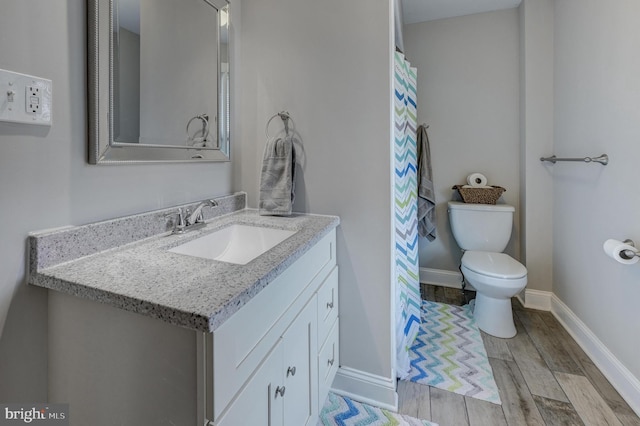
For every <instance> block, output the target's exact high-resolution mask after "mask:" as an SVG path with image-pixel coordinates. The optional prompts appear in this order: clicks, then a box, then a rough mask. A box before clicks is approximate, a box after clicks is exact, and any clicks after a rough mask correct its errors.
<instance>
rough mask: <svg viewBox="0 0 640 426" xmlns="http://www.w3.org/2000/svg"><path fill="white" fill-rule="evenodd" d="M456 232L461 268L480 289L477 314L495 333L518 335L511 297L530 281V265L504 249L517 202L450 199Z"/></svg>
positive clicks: (482, 325)
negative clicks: (480, 202)
mask: <svg viewBox="0 0 640 426" xmlns="http://www.w3.org/2000/svg"><path fill="white" fill-rule="evenodd" d="M448 207H449V209H448V210H449V223H450V225H451V230H452V232H453V236H454V238H455V240H456V242H457V243H458V245H459V246H460V248H461V249H462V250H463V251H464V254H463V255H462V259H461V267H460V270H461V271H462V273H463V274H464V279H465V281H466V282H467V283H469V284H470V285H471V286H473V287H474V288H475V289H476V290H477V292H476V302H475V307H474V311H473V316H474V318H475V320H476V324H477V325H478V328H480V330H482V331H484V332H485V333H488V334H491V335H492V336H496V337H501V338H510V337H513V336H515V335H516V328H515V325H514V323H513V313H512V311H511V298H512V297H513V296H515V295H516V294H518V293H520V292H521V291H522V290H523V289H524V288H525V286H526V285H527V268H525V267H524V265H522V264H521V263H520V262H518V261H517V260H515V259H514V258H512V257H511V256H509V255H507V254H505V253H502V251H504V249H505V248H506V247H507V244H508V242H509V239H510V238H511V229H512V224H513V213H514V211H515V209H514V208H513V206H509V205H506V204H499V205H487V204H466V203H460V202H455V201H450V202H449V203H448Z"/></svg>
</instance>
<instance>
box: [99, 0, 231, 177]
mask: <svg viewBox="0 0 640 426" xmlns="http://www.w3.org/2000/svg"><path fill="white" fill-rule="evenodd" d="M89 3H90V8H89V23H90V25H89V38H90V40H89V42H90V43H89V46H90V56H89V68H90V74H89V76H90V85H89V91H90V95H91V96H90V114H91V117H90V125H92V129H91V132H90V138H91V139H92V140H91V144H90V151H91V152H90V162H91V163H93V164H97V163H120V162H123V161H124V162H131V161H134V162H148V161H152V162H155V161H226V160H228V159H229V123H230V118H229V112H230V111H229V105H230V96H229V48H228V46H229V5H228V3H227V1H226V0H90V1H89ZM92 18H93V19H92ZM107 23H108V25H105V24H107ZM105 27H106V28H107V29H106V30H105ZM109 28H111V31H109ZM103 58H104V59H107V61H104V60H103ZM107 64H110V67H107ZM107 76H108V77H107ZM92 89H93V91H92ZM105 92H107V93H108V96H107V97H105V96H104V94H105ZM105 112H106V117H105V115H103V113H105ZM108 117H111V121H109V120H108ZM105 118H107V121H106V122H105V121H104V120H105Z"/></svg>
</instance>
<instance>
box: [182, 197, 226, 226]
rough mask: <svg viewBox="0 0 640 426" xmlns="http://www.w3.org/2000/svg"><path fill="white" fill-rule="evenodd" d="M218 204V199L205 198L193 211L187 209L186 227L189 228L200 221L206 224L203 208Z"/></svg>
mask: <svg viewBox="0 0 640 426" xmlns="http://www.w3.org/2000/svg"><path fill="white" fill-rule="evenodd" d="M217 205H218V202H217V201H216V200H204V201H202V202H201V203H199V204H198V205H197V206H196V208H195V209H194V210H193V213H191V212H189V210H187V218H186V220H185V225H186V227H187V228H188V227H190V226H194V225H196V224H199V223H202V224H204V220H203V218H202V209H203V208H205V207H216V206H217Z"/></svg>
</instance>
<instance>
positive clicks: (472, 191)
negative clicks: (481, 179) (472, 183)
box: [451, 185, 506, 204]
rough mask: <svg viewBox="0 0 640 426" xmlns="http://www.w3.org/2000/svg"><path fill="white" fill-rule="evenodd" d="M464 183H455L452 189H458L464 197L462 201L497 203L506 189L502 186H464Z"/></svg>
mask: <svg viewBox="0 0 640 426" xmlns="http://www.w3.org/2000/svg"><path fill="white" fill-rule="evenodd" d="M463 186H464V185H455V186H454V187H453V188H451V189H456V190H457V191H458V193H459V194H460V197H462V201H464V202H465V203H470V204H495V203H496V202H497V201H498V199H499V198H500V196H501V195H502V193H503V192H504V191H506V189H504V188H503V187H501V186H493V185H492V186H491V188H464V187H463Z"/></svg>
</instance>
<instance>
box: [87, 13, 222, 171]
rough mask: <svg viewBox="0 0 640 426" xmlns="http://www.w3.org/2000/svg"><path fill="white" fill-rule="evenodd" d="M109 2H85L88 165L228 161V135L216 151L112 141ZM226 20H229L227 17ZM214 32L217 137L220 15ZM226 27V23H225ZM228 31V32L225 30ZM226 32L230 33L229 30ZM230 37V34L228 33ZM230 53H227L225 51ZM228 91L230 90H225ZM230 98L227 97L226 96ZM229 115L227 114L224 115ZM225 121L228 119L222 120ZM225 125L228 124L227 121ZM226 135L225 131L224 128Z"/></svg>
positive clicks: (110, 15)
mask: <svg viewBox="0 0 640 426" xmlns="http://www.w3.org/2000/svg"><path fill="white" fill-rule="evenodd" d="M113 1H114V0H88V2H87V38H88V43H87V69H88V113H89V163H90V164H135V163H176V162H179V163H183V162H189V163H202V162H212V161H218V162H220V161H230V159H231V158H230V151H231V150H230V143H229V140H230V138H229V136H230V135H229V134H227V138H226V141H225V143H222V144H221V146H220V148H202V147H192V146H181V145H159V144H137V143H124V142H115V141H114V140H113V122H112V121H111V120H110V117H112V116H113V114H112V111H113V105H112V104H113V51H114V50H113V31H111V29H112V27H113V22H114V17H113V10H114V7H113ZM198 1H205V2H206V3H208V4H209V5H211V6H212V7H213V8H215V9H216V11H219V10H220V9H221V8H222V7H224V6H227V5H229V2H228V1H227V0H198ZM229 19H230V18H229ZM217 22H218V26H217V31H218V52H217V55H218V73H217V76H216V84H217V85H218V92H217V93H218V111H217V112H216V120H215V124H216V135H217V137H218V139H219V138H220V131H219V126H220V122H221V118H220V111H219V109H220V108H219V105H220V95H221V94H220V71H221V65H220V13H218V17H217ZM227 26H228V27H227V28H229V27H230V21H229V20H228V21H227ZM228 31H229V30H228ZM229 32H230V31H229ZM229 36H230V34H229ZM229 53H230V52H229ZM229 90H230V87H229ZM229 96H230V95H229ZM227 113H229V112H227ZM224 119H225V120H228V118H224ZM227 122H228V121H227ZM227 132H229V129H227Z"/></svg>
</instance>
